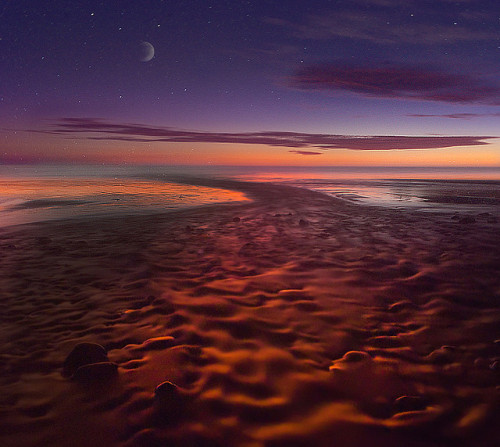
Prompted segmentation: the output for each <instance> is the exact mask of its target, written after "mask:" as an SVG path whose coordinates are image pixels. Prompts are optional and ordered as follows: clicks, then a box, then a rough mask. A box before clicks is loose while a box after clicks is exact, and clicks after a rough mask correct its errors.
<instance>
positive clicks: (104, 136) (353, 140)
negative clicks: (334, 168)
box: [0, 0, 500, 165]
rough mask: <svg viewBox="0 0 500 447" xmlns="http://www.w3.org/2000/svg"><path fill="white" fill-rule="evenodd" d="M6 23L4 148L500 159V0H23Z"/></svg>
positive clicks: (9, 7)
mask: <svg viewBox="0 0 500 447" xmlns="http://www.w3.org/2000/svg"><path fill="white" fill-rule="evenodd" d="M0 20H1V22H2V24H3V27H2V30H1V31H0V33H1V34H0V58H1V59H0V80H1V84H0V88H1V90H0V128H1V130H0V137H1V140H0V141H1V146H0V161H2V160H3V161H4V162H23V161H25V162H26V161H30V162H32V161H33V160H35V161H44V160H48V161H57V160H61V161H64V160H72V161H74V160H78V159H79V158H81V159H82V161H92V160H95V161H100V160H101V159H102V160H104V159H106V160H109V159H110V158H111V159H112V160H113V161H114V162H118V163H119V162H120V161H121V159H120V150H119V149H120V147H123V148H124V154H125V153H130V150H131V148H132V149H133V150H134V153H135V154H136V155H135V158H134V160H133V161H134V162H140V161H141V156H142V157H143V158H142V159H143V160H144V161H150V160H151V157H150V153H151V152H154V154H156V155H155V157H153V158H154V159H155V160H160V162H161V160H162V158H161V154H162V153H163V154H165V159H164V162H166V163H168V162H176V161H178V162H181V163H184V162H189V161H186V160H187V158H186V157H187V154H186V157H184V158H185V160H184V161H183V151H194V152H195V155H194V156H193V155H192V153H189V157H190V158H189V160H191V162H192V163H196V161H197V160H199V161H200V162H205V161H206V160H209V162H213V163H219V162H221V163H223V162H224V160H226V161H227V162H229V161H231V160H232V161H231V162H234V161H235V160H236V162H237V159H236V158H235V157H234V156H233V157H232V158H231V160H229V159H228V158H224V157H222V158H221V154H220V153H219V152H218V147H221V145H222V146H227V145H233V146H234V150H235V151H236V152H237V151H239V150H243V151H246V150H247V149H242V148H243V147H250V146H251V147H252V148H254V149H252V150H254V151H255V154H256V157H258V160H256V161H259V160H263V159H266V157H267V156H269V160H271V159H272V160H273V161H272V163H276V162H277V161H276V160H278V161H279V160H280V156H282V157H283V158H282V160H283V163H284V164H288V163H292V164H300V162H301V161H304V162H305V163H306V162H308V161H307V160H312V159H314V160H315V163H325V164H328V163H334V164H335V163H336V162H337V161H338V160H336V158H335V154H336V153H339V152H336V151H339V150H343V151H358V152H359V150H363V152H365V154H366V155H364V156H365V157H366V163H367V164H370V154H369V153H370V151H379V150H384V151H386V152H387V153H389V152H391V151H394V150H398V151H402V150H407V151H418V150H421V151H422V152H421V155H422V164H429V163H432V160H433V159H432V157H431V158H429V155H428V154H429V153H430V152H431V151H438V152H435V153H436V154H437V153H439V154H440V157H437V158H436V160H444V161H446V160H447V154H448V159H449V160H450V163H455V164H463V163H470V164H489V165H500V142H499V140H498V139H496V138H495V137H500V132H499V131H498V129H499V128H500V126H499V124H500V76H499V75H500V6H499V5H498V2H497V1H496V0H474V1H473V0H461V1H448V0H433V1H427V0H418V1H417V0H350V1H326V0H322V1H314V0H313V1H309V2H303V1H287V2H270V1H238V2H235V1H193V0H185V1H159V0H157V1H143V2H137V1H125V0H124V1H120V2H102V1H79V2H71V1H61V0H54V1H51V2H39V1H34V0H31V1H26V0H17V1H15V2H14V1H6V2H4V3H3V4H2V6H0ZM141 42H150V43H151V45H152V46H153V47H154V57H152V58H151V59H150V60H146V59H149V57H150V56H152V54H144V51H145V48H146V49H147V46H146V47H145V46H144V44H142V45H141ZM141 51H142V53H141ZM99 142H102V151H106V150H110V151H111V150H112V156H106V157H99V155H98V154H99V151H98V150H97V149H96V148H97V147H98V146H96V145H98V144H99ZM120 145H121V146H120ZM217 145H219V146H217ZM107 148H111V149H107ZM203 148H205V149H203ZM206 148H209V149H206ZM464 148H465V149H464ZM206 150H210V151H212V153H213V157H212V160H211V159H210V155H207V154H206V153H205V154H204V158H203V157H202V158H197V155H196V153H197V152H196V151H206ZM170 154H175V156H174V155H172V156H171V157H170ZM313 154H314V155H315V156H314V157H310V156H308V155H313ZM344 155H345V154H344ZM344 155H343V158H342V160H347V162H348V156H347V155H345V156H344ZM127 157H128V158H127ZM158 157H159V158H158ZM169 157H170V158H169ZM345 157H347V158H345ZM357 157H358V158H357V159H356V160H358V161H357V162H356V163H361V162H362V160H361V161H359V160H360V159H359V156H357ZM131 160H132V159H131V158H130V157H129V156H125V155H124V156H123V160H122V161H123V162H127V161H131ZM210 160H211V161H210ZM245 160H246V161H245V163H251V157H246V158H245ZM388 160H390V157H389V158H388ZM398 160H400V161H398V163H403V164H404V159H398ZM412 160H418V157H416V156H415V153H413V154H412ZM388 163H391V162H390V161H388ZM412 163H414V161H412Z"/></svg>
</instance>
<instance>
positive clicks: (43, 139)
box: [9, 135, 500, 167]
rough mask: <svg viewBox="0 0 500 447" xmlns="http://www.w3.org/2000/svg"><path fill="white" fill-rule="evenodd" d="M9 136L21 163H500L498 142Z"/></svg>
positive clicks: (278, 164)
mask: <svg viewBox="0 0 500 447" xmlns="http://www.w3.org/2000/svg"><path fill="white" fill-rule="evenodd" d="M28 142H29V146H27V145H26V140H23V139H22V138H21V137H19V138H18V139H16V140H15V141H10V144H9V149H10V151H11V153H13V154H15V157H17V159H19V161H20V162H22V163H31V162H34V163H35V162H39V163H40V162H42V163H43V162H46V163H53V162H55V163H58V162H70V163H83V164H95V163H104V164H141V165H148V164H150V165H154V164H158V165H232V166H374V167H377V166H396V167H397V166H449V167H455V166H477V167H481V166H484V167H488V166H491V167H494V166H500V142H498V141H496V140H495V141H493V142H491V143H490V144H485V145H482V146H464V147H451V148H444V149H406V150H352V149H330V150H321V149H305V150H307V151H313V152H320V154H319V155H300V154H297V153H293V152H291V151H293V150H294V149H293V148H285V147H274V146H265V145H258V144H234V143H197V144H194V143H159V142H151V143H137V142H126V141H112V140H107V141H106V140H98V141H97V140H62V139H61V138H59V137H56V136H53V135H36V136H35V137H33V138H31V139H29V140H28Z"/></svg>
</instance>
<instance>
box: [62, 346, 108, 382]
mask: <svg viewBox="0 0 500 447" xmlns="http://www.w3.org/2000/svg"><path fill="white" fill-rule="evenodd" d="M102 362H109V359H108V354H107V352H106V349H104V348H103V347H102V346H101V345H98V344H97V343H78V344H77V345H76V346H75V347H74V348H73V350H72V351H71V352H70V353H69V354H68V356H67V357H66V360H65V361H64V365H63V372H62V374H63V376H64V377H73V375H74V374H75V373H76V371H77V370H78V368H80V367H82V366H85V365H89V364H92V363H102Z"/></svg>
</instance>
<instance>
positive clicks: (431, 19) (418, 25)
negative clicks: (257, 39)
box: [266, 0, 498, 45]
mask: <svg viewBox="0 0 500 447" xmlns="http://www.w3.org/2000/svg"><path fill="white" fill-rule="evenodd" d="M436 3H437V2H436ZM442 3H444V4H443V5H441V7H440V8H436V6H435V5H432V6H427V7H426V6H425V5H422V4H421V2H420V3H419V2H416V1H409V0H406V1H405V2H402V1H394V0H371V1H360V0H357V1H351V2H348V3H346V5H345V6H343V7H342V6H341V7H338V8H336V10H335V11H334V12H332V11H331V10H330V11H323V12H322V13H321V14H318V13H315V14H310V15H309V16H307V17H306V18H305V19H304V20H302V21H301V22H292V21H289V20H285V19H281V18H280V19H276V18H273V17H270V18H267V19H266V22H267V23H269V24H271V25H275V26H278V27H280V28H282V29H285V30H287V31H288V32H289V33H290V34H291V35H293V36H295V37H298V38H300V39H308V40H330V39H336V38H348V39H356V40H365V41H370V42H375V43H379V44H394V45H401V44H402V43H406V44H418V45H436V44H454V43H460V42H477V41H490V40H492V39H498V33H497V32H496V31H495V30H494V28H493V27H488V26H484V25H483V22H478V21H477V15H476V12H478V13H484V12H486V14H488V15H487V16H486V22H488V21H491V23H492V25H493V26H494V25H495V23H493V22H494V21H493V20H492V18H494V17H495V12H494V10H492V11H489V10H487V11H484V10H479V9H473V10H470V9H467V10H465V11H464V10H463V7H460V5H455V6H454V7H451V6H453V5H451V6H450V5H449V3H451V2H446V1H443V2H442ZM446 3H448V6H447V5H446ZM454 3H457V2H454ZM463 3H465V2H463ZM457 7H458V9H457ZM488 19H489V20H488Z"/></svg>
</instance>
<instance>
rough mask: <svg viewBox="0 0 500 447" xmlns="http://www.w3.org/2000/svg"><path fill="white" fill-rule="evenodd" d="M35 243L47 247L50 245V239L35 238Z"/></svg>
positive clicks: (45, 237) (43, 237)
mask: <svg viewBox="0 0 500 447" xmlns="http://www.w3.org/2000/svg"><path fill="white" fill-rule="evenodd" d="M36 242H37V243H38V244H40V245H47V244H50V243H51V242H52V239H51V238H50V237H47V236H41V237H37V238H36Z"/></svg>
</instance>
